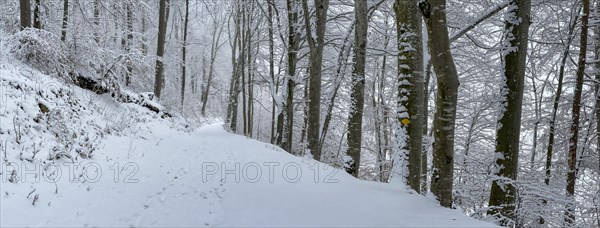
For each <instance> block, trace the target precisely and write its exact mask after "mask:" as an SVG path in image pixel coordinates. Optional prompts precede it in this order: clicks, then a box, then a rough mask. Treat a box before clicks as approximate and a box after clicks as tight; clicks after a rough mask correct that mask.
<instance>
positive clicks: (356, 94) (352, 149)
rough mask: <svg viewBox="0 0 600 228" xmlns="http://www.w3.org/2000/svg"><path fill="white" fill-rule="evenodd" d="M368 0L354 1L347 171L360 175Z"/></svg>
mask: <svg viewBox="0 0 600 228" xmlns="http://www.w3.org/2000/svg"><path fill="white" fill-rule="evenodd" d="M367 7H368V6H367V1H366V0H355V1H354V13H355V14H354V16H355V21H356V23H355V27H354V59H353V61H352V62H353V64H354V67H353V70H352V92H351V93H350V111H349V112H350V113H349V117H348V136H347V138H348V151H347V152H346V154H348V156H350V158H352V161H350V162H349V163H348V164H346V166H347V167H346V171H347V172H348V173H349V174H351V175H353V176H354V177H358V174H359V170H360V154H361V153H360V151H361V145H362V118H363V109H364V105H365V95H364V90H365V62H366V52H367V30H368V18H367Z"/></svg>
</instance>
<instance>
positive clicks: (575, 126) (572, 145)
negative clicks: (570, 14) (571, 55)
mask: <svg viewBox="0 0 600 228" xmlns="http://www.w3.org/2000/svg"><path fill="white" fill-rule="evenodd" d="M581 3H582V5H583V14H582V15H581V36H580V38H579V42H580V44H579V60H578V63H577V74H576V77H577V79H576V82H575V91H574V95H573V112H572V118H571V121H572V122H571V128H570V132H571V137H570V138H569V155H568V157H567V164H568V166H569V171H568V173H567V188H566V190H567V197H568V199H567V200H572V201H575V198H574V196H575V181H576V179H577V168H576V164H577V143H578V142H577V141H578V135H579V121H580V118H579V117H580V114H581V94H582V91H583V76H584V74H585V58H586V52H587V38H588V23H589V17H590V1H589V0H582V1H581ZM566 207H567V208H566V211H565V223H566V224H567V225H569V226H572V225H574V224H575V205H574V203H573V202H567V205H566Z"/></svg>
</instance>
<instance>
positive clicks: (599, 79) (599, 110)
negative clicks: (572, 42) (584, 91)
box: [594, 2, 600, 226]
mask: <svg viewBox="0 0 600 228" xmlns="http://www.w3.org/2000/svg"><path fill="white" fill-rule="evenodd" d="M599 11H600V3H599V2H596V12H599ZM594 59H595V60H596V63H595V64H594V68H595V71H594V76H595V79H596V83H595V85H594V92H596V111H595V113H596V154H597V155H598V170H599V172H600V61H597V60H598V59H600V27H599V26H595V27H594ZM598 215H599V216H600V212H598ZM598 225H599V226H600V217H598Z"/></svg>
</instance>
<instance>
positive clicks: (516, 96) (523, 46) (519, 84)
mask: <svg viewBox="0 0 600 228" xmlns="http://www.w3.org/2000/svg"><path fill="white" fill-rule="evenodd" d="M530 7H531V1H530V0H511V1H510V3H509V6H508V10H507V13H506V15H505V19H504V20H505V29H506V30H505V31H506V33H505V34H504V36H505V37H504V39H503V40H504V43H503V44H502V47H503V48H502V49H501V53H502V58H503V61H502V62H503V63H504V80H505V85H502V88H501V91H500V93H501V99H502V100H501V105H502V108H501V109H502V113H501V117H500V120H499V121H498V125H499V128H498V130H497V133H496V154H497V155H496V156H495V163H496V170H495V173H494V174H495V175H497V176H498V179H496V180H494V181H493V182H492V189H491V193H490V200H489V205H490V210H489V211H488V214H489V215H494V216H500V218H501V220H500V221H499V222H500V223H501V224H502V225H510V224H512V223H513V222H514V219H515V214H514V212H515V209H516V207H515V205H514V204H515V200H516V188H515V186H514V184H513V183H512V181H514V180H516V179H517V172H518V164H519V163H518V162H519V141H520V135H521V111H522V104H523V84H524V81H525V68H526V58H527V40H528V34H529V23H530V22H529V11H530ZM508 179H509V180H512V181H506V180H508Z"/></svg>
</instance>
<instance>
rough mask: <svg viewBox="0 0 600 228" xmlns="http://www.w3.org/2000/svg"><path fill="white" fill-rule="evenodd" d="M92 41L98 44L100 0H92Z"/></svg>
mask: <svg viewBox="0 0 600 228" xmlns="http://www.w3.org/2000/svg"><path fill="white" fill-rule="evenodd" d="M93 8H94V9H93V10H94V28H93V29H94V32H93V33H94V41H95V42H96V44H97V45H98V44H100V32H99V31H100V0H94V3H93Z"/></svg>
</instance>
